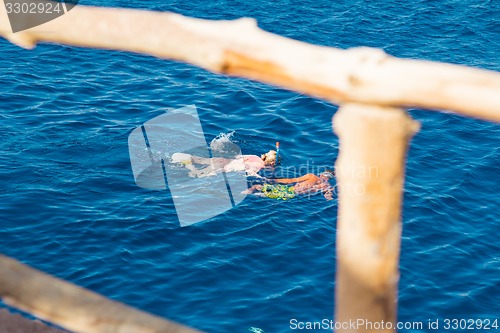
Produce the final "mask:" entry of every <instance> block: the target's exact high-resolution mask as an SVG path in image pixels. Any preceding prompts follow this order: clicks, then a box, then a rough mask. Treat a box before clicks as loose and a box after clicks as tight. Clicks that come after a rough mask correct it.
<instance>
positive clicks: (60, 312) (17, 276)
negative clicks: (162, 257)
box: [0, 255, 200, 333]
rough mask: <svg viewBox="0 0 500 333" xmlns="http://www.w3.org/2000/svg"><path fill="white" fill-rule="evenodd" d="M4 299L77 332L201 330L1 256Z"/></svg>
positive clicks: (173, 332)
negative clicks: (116, 300) (110, 298)
mask: <svg viewBox="0 0 500 333" xmlns="http://www.w3.org/2000/svg"><path fill="white" fill-rule="evenodd" d="M0 298H2V299H3V300H4V302H5V303H7V304H9V305H12V306H13V307H16V308H18V309H21V310H24V311H26V312H29V313H31V314H33V315H34V316H36V317H38V318H41V319H44V320H47V321H49V322H51V323H54V324H57V325H59V326H61V327H63V328H65V329H68V330H70V331H72V332H76V333H111V332H141V333H200V331H197V330H195V329H192V328H189V327H186V326H183V325H180V324H177V323H174V322H172V321H169V320H166V319H163V318H160V317H157V316H153V315H151V314H148V313H146V312H142V311H139V310H136V309H134V308H132V307H129V306H127V305H124V304H122V303H119V302H115V301H112V300H109V299H107V298H105V297H103V296H100V295H98V294H96V293H93V292H91V291H89V290H85V289H83V288H80V287H78V286H75V285H74V284H71V283H69V282H65V281H63V280H60V279H57V278H55V277H52V276H49V275H47V274H45V273H43V272H40V271H38V270H35V269H33V268H30V267H28V266H26V265H24V264H22V263H20V262H18V261H16V260H14V259H11V258H8V257H6V256H4V255H0Z"/></svg>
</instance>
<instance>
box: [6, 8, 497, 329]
mask: <svg viewBox="0 0 500 333" xmlns="http://www.w3.org/2000/svg"><path fill="white" fill-rule="evenodd" d="M2 2H3V0H0V3H2ZM6 17H7V15H6V13H5V7H4V6H3V5H0V19H1V20H0V35H2V36H4V37H5V38H7V39H9V40H10V41H12V42H13V43H15V44H17V45H19V46H22V47H26V48H31V47H34V46H35V45H36V43H38V42H56V43H63V44H69V45H75V46H82V47H94V48H105V49H114V50H125V51H131V52H139V53H145V54H150V55H153V56H157V57H161V58H167V59H174V60H180V61H184V62H188V63H191V64H194V65H198V66H200V67H203V68H205V69H208V70H210V71H213V72H218V73H223V74H228V75H235V76H242V77H247V78H250V79H254V80H258V81H262V82H267V83H270V84H274V85H278V86H281V87H284V88H288V89H292V90H295V91H299V92H302V93H306V94H309V95H312V96H316V97H319V98H322V99H325V100H327V101H330V102H332V103H335V104H339V105H340V109H339V111H338V112H337V113H336V115H335V116H334V119H333V124H334V131H335V132H336V133H337V135H338V136H339V139H340V153H339V157H338V160H337V162H336V171H337V183H338V185H339V188H340V194H339V210H338V221H337V226H338V228H337V276H336V291H335V321H336V322H340V323H342V322H348V321H349V320H354V321H356V319H358V318H363V319H368V320H370V321H371V322H382V321H384V322H392V323H395V321H396V315H397V311H396V310H397V284H398V280H399V269H398V266H399V253H400V240H401V229H402V228H401V206H402V189H403V184H404V169H405V156H406V151H407V148H408V143H409V140H410V139H411V137H412V136H413V135H414V134H415V133H416V132H417V131H418V129H419V124H418V123H417V122H415V121H414V120H412V119H411V118H410V117H409V116H408V115H407V113H406V112H405V111H404V110H403V108H407V107H418V108H424V109H428V110H448V111H450V112H455V113H458V114H461V115H465V116H470V117H476V118H481V119H485V120H490V121H495V122H500V74H499V73H497V72H491V71H486V70H481V69H473V68H469V67H464V66H457V65H450V64H444V63H436V62H429V61H419V60H403V59H397V58H393V57H391V56H389V55H387V54H385V53H384V52H383V51H382V50H378V49H370V48H355V49H350V50H339V49H334V48H329V47H322V46H316V45H311V44H307V43H303V42H299V41H295V40H291V39H288V38H284V37H281V36H277V35H274V34H271V33H268V32H265V31H263V30H260V29H259V28H258V27H257V25H256V22H255V21H254V20H253V19H247V18H245V19H239V20H235V21H209V20H201V19H194V18H187V17H183V16H181V15H177V14H172V13H160V12H149V11H141V10H132V9H116V8H115V9H112V8H99V7H85V6H77V7H75V8H74V9H73V10H71V11H70V12H68V13H67V14H65V15H63V16H62V17H60V18H58V19H55V20H53V21H50V22H48V23H46V24H44V25H42V26H39V27H35V28H32V29H29V30H26V31H22V32H19V33H16V34H13V33H11V32H10V27H9V24H8V21H7V19H6ZM352 168H357V169H360V168H361V169H362V170H363V169H364V170H369V169H372V168H376V169H377V176H376V177H364V176H363V175H362V174H363V173H357V172H350V171H349V169H352ZM353 188H362V189H363V191H349V190H348V189H353ZM9 265H10V266H9ZM16 265H17V266H16ZM18 265H19V264H16V263H13V262H11V261H9V260H8V259H6V258H2V259H1V260H0V273H1V274H0V279H1V280H0V285H3V286H4V287H0V296H1V297H4V298H5V297H7V299H9V300H10V301H11V302H13V303H14V304H16V305H18V306H19V307H20V308H22V309H25V310H28V311H30V312H32V313H34V314H36V315H39V316H40V317H42V318H44V319H47V320H49V321H52V322H54V323H57V324H59V325H61V326H63V327H67V328H69V329H71V330H74V331H75V332H109V330H106V328H102V327H103V326H102V325H101V326H100V325H93V324H92V323H96V322H97V323H106V322H113V323H115V324H116V325H123V326H122V327H124V330H126V329H125V327H127V329H129V328H130V327H131V328H132V331H134V330H133V328H135V327H137V326H134V325H138V323H140V324H141V325H143V326H141V329H142V330H137V332H192V331H191V330H189V329H187V328H180V327H177V326H175V325H174V324H171V323H170V322H163V321H161V320H160V319H158V318H155V317H148V315H145V314H143V313H140V312H136V311H135V310H131V309H129V308H125V307H124V306H123V305H119V304H117V303H111V302H110V301H105V300H104V299H102V298H100V297H99V296H97V295H95V294H89V292H87V291H82V290H79V291H78V292H76V289H73V288H76V287H70V286H69V285H68V284H67V283H63V282H62V281H59V280H58V281H57V283H56V282H55V281H56V280H53V279H51V278H48V277H47V276H45V275H40V274H41V273H35V272H34V271H32V270H30V269H28V268H26V267H23V268H22V269H21V270H22V271H23V272H25V275H24V278H25V279H27V280H25V283H23V284H17V283H15V282H13V281H12V280H15V279H18V275H16V274H14V275H12V274H10V273H9V272H10V271H11V270H12V269H13V268H12V267H18ZM19 267H21V266H19ZM39 278H40V279H43V280H44V281H46V283H45V284H40V283H38V282H37V280H38V279H39ZM4 283H5V284H4ZM26 285H28V286H30V285H32V287H30V288H31V289H30V291H29V293H28V295H33V294H37V295H40V297H41V298H42V299H43V301H41V302H35V301H34V300H33V298H30V297H25V296H24V294H23V293H24V292H25V288H23V286H26ZM5 286H8V287H5ZM42 286H44V287H42ZM47 286H50V287H49V288H47ZM61 286H64V287H61ZM59 288H61V290H63V289H64V290H65V291H64V292H69V293H71V294H72V295H73V297H72V298H73V300H78V299H80V298H81V299H82V300H83V301H82V302H78V301H73V302H67V298H65V296H64V293H60V292H59V291H58V290H59ZM47 289H49V290H52V291H47ZM80 292H83V294H80ZM54 295H60V296H61V297H62V298H61V297H54ZM89 295H90V296H89ZM63 296H64V297H63ZM87 297H90V298H89V299H91V300H92V301H89V303H87V302H86V301H85V300H86V299H87ZM35 299H36V298H35ZM93 301H95V302H104V303H105V304H106V309H107V311H101V308H99V307H93V306H88V304H93V303H92V302H93ZM106 302H108V303H106ZM115 308H116V309H117V310H116V311H115V310H114V309H115ZM47 309H49V310H47ZM68 309H71V310H68ZM123 309H126V310H123ZM112 313H116V315H113V316H111V314H112ZM130 318H137V320H136V321H132V322H131V321H130V320H129V319H130ZM134 320H135V319H134ZM162 325H163V326H162ZM148 329H149V330H148ZM168 329H169V330H168ZM366 330H367V329H366V328H363V327H359V328H357V329H356V330H355V331H358V332H363V331H366ZM338 331H342V332H348V331H350V329H349V328H346V329H339V330H338ZM384 331H394V328H392V329H386V330H384ZM134 332H135V331H134Z"/></svg>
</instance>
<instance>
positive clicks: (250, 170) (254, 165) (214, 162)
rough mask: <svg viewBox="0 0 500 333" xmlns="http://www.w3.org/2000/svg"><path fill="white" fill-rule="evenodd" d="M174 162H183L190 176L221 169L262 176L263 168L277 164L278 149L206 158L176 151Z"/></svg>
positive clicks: (204, 174) (213, 172) (211, 172)
mask: <svg viewBox="0 0 500 333" xmlns="http://www.w3.org/2000/svg"><path fill="white" fill-rule="evenodd" d="M172 162H174V163H181V164H183V165H184V166H185V167H186V168H187V169H188V170H189V176H190V177H208V176H213V175H215V174H216V173H217V172H220V171H224V172H234V171H246V173H247V175H249V176H256V177H260V176H259V174H258V172H259V171H260V170H261V169H264V168H265V167H274V166H275V164H276V151H274V150H270V151H268V152H267V153H265V154H262V155H261V156H260V157H259V156H257V155H238V156H236V157H235V158H234V159H228V158H222V157H214V158H205V157H199V156H194V155H189V154H184V153H175V154H173V155H172ZM198 166H201V167H198Z"/></svg>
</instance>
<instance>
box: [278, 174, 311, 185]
mask: <svg viewBox="0 0 500 333" xmlns="http://www.w3.org/2000/svg"><path fill="white" fill-rule="evenodd" d="M311 176H312V175H310V174H308V175H304V176H302V177H298V178H277V179H273V182H276V183H278V184H291V183H300V182H305V181H308V180H310V179H311Z"/></svg>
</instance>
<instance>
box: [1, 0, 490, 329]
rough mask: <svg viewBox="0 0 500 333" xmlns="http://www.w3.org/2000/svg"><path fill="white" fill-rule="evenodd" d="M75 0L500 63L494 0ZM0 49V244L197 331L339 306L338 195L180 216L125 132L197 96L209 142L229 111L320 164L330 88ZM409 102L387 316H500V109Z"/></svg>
mask: <svg viewBox="0 0 500 333" xmlns="http://www.w3.org/2000/svg"><path fill="white" fill-rule="evenodd" d="M82 3H83V4H92V5H107V6H118V7H134V8H143V9H153V10H162V11H174V12H178V13H181V14H185V15H189V16H195V17H202V18H214V19H234V18H238V17H243V16H249V17H254V18H256V19H257V20H258V22H259V26H260V27H262V28H263V29H266V30H269V31H272V32H274V33H278V34H281V35H284V36H288V37H292V38H295V39H299V40H303V41H306V42H311V43H316V44H321V45H328V46H334V47H340V48H350V47H355V46H372V47H379V48H383V49H384V50H385V51H386V52H388V53H390V54H392V55H395V56H400V57H408V58H419V59H430V60H437V61H445V62H451V63H458V64H465V65H469V66H474V67H480V68H485V69H491V70H496V71H499V70H500V2H498V1H497V0H477V1H472V0H460V1H458V0H443V1H428V0H416V1H408V2H403V1H395V0H390V1H380V0H376V1H327V0H319V1H292V0H283V1H262V0H257V1H250V2H249V1H231V2H229V1H217V2H210V3H206V2H204V1H198V0H195V1H188V2H186V1H170V2H162V1H156V2H152V1H127V2H125V1H104V2H95V1H82ZM131 24H132V23H131ZM242 38H245V37H244V36H242ZM0 53H1V54H2V61H1V62H0V73H1V76H0V107H1V112H0V124H1V131H0V152H1V155H0V156H1V157H0V182H1V184H2V185H1V187H0V239H1V242H0V252H1V253H5V254H7V255H10V256H13V257H15V258H17V259H19V260H21V261H23V262H26V263H28V264H30V265H33V266H35V267H37V268H40V269H42V270H44V271H46V272H48V273H50V274H54V275H56V276H58V277H60V278H63V279H66V280H69V281H72V282H75V283H77V284H79V285H82V286H84V287H86V288H90V289H92V290H94V291H96V292H99V293H101V294H104V295H106V296H108V297H110V298H112V299H116V300H119V301H122V302H126V303H128V304H131V305H133V306H136V307H139V308H141V309H143V310H146V311H149V312H152V313H155V314H158V315H161V316H165V317H168V318H171V319H174V320H177V321H180V322H183V323H186V324H188V325H191V326H194V327H197V328H199V329H202V330H206V331H208V332H246V331H248V328H250V327H252V326H253V327H259V328H262V329H263V330H264V331H265V332H273V333H281V332H289V331H290V328H289V321H290V319H292V318H297V319H298V320H302V321H313V320H321V319H323V318H332V316H333V308H334V302H333V292H334V285H335V231H336V213H337V202H336V200H334V201H330V202H327V201H325V200H324V198H322V197H321V196H314V197H311V198H300V199H294V200H290V201H286V202H282V201H276V200H269V199H263V198H258V197H248V198H246V199H245V200H244V201H243V202H242V203H241V204H240V205H238V206H237V207H236V208H234V209H232V210H230V211H227V212H226V213H224V214H222V215H219V216H217V217H214V218H212V219H210V220H209V221H207V222H204V223H201V224H195V225H193V226H189V227H185V228H181V227H180V226H179V223H178V220H177V217H176V214H175V209H174V206H173V202H172V198H171V196H170V194H169V192H167V191H163V192H161V191H151V190H147V189H142V188H139V187H138V186H137V185H136V184H135V183H134V178H133V174H132V170H131V166H130V160H129V156H128V147H127V138H128V135H129V134H130V133H131V131H132V130H133V129H134V128H136V127H137V126H140V125H141V124H142V123H144V122H146V121H148V120H149V119H152V118H154V117H156V116H158V115H160V114H162V113H163V112H164V110H165V109H166V108H177V107H182V106H185V105H189V104H196V106H197V107H198V112H199V114H200V118H201V122H202V126H203V129H204V131H205V134H206V136H207V138H206V139H207V142H210V141H211V140H212V139H213V138H214V137H216V136H217V135H219V134H221V133H229V132H232V131H234V135H233V138H234V141H235V142H236V143H237V144H238V145H239V146H240V147H241V148H242V151H243V153H245V154H261V153H263V152H265V151H267V150H269V149H272V148H273V147H274V143H275V141H278V140H279V141H280V142H281V143H282V147H281V150H282V153H283V157H284V158H283V164H284V166H285V167H287V168H291V167H296V168H301V167H302V168H303V169H302V170H306V169H304V168H305V166H307V165H312V163H314V165H316V166H322V167H332V165H333V163H334V161H335V159H336V157H337V147H338V138H337V137H336V136H335V135H334V134H333V133H332V130H331V117H332V115H333V114H334V113H335V112H336V110H337V108H336V107H335V106H333V105H330V104H328V103H326V102H323V101H320V100H316V99H312V98H309V97H307V96H304V95H300V94H297V93H293V92H288V91H284V90H281V89H277V88H274V87H270V86H267V85H263V84H260V83H256V82H251V81H248V80H244V79H236V78H228V77H225V76H221V75H215V74H212V73H209V72H206V71H204V70H201V69H198V68H195V67H193V66H190V65H185V64H180V63H176V62H171V61H164V60H159V59H155V58H153V57H149V56H143V55H136V54H129V53H123V52H114V51H104V50H90V49H79V48H73V47H67V46H60V45H49V44H43V45H39V46H37V48H35V49H34V50H32V51H27V50H23V49H20V48H18V47H17V46H14V45H11V44H9V43H8V42H7V41H5V40H0ZM410 113H411V115H412V116H413V117H414V118H415V119H417V120H418V121H420V122H421V123H422V129H421V131H420V132H419V133H418V135H416V136H415V138H414V139H413V140H412V144H411V149H410V151H409V155H408V163H407V178H406V186H405V203H404V212H403V219H404V230H403V242H402V253H401V280H400V293H399V299H400V302H399V319H400V320H402V321H425V322H427V320H428V319H441V320H442V319H444V318H451V317H453V318H462V317H466V318H491V319H493V318H499V317H500V246H499V242H500V240H499V233H500V227H499V225H498V221H499V220H500V196H499V193H500V179H499V178H500V177H499V175H500V166H499V162H500V127H499V125H498V124H491V123H487V122H484V121H479V120H474V119H467V118H463V117H459V116H455V115H451V114H444V113H438V112H427V111H426V112H424V111H420V110H411V111H410ZM287 170H288V169H287ZM298 173H300V172H298Z"/></svg>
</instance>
